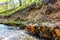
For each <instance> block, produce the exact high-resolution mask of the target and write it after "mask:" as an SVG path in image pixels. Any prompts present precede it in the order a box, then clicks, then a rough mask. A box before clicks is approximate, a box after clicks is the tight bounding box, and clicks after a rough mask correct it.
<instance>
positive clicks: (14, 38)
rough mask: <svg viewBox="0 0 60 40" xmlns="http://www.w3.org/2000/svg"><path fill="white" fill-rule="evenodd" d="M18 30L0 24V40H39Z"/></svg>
mask: <svg viewBox="0 0 60 40" xmlns="http://www.w3.org/2000/svg"><path fill="white" fill-rule="evenodd" d="M18 29H19V28H17V27H13V26H7V25H4V24H0V40H39V39H38V38H35V37H32V36H30V35H28V34H26V33H25V31H24V30H18Z"/></svg>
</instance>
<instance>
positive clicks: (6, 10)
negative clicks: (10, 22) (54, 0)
mask: <svg viewBox="0 0 60 40" xmlns="http://www.w3.org/2000/svg"><path fill="white" fill-rule="evenodd" d="M0 2H8V3H5V4H1V5H0V7H1V8H0V16H8V15H11V14H12V13H14V12H15V11H18V10H21V9H24V8H26V7H27V6H28V5H30V4H32V3H36V4H37V3H38V2H39V0H24V1H22V5H20V2H16V3H15V2H14V0H4V1H2V0H1V1H0ZM10 2H11V3H10Z"/></svg>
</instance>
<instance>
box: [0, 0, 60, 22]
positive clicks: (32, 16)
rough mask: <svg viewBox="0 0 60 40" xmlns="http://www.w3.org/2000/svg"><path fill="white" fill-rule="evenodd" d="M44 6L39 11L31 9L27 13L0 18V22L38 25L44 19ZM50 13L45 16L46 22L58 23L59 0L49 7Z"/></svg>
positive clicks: (59, 15) (59, 18) (59, 13)
mask: <svg viewBox="0 0 60 40" xmlns="http://www.w3.org/2000/svg"><path fill="white" fill-rule="evenodd" d="M46 9H47V8H46V6H45V5H43V6H42V8H41V9H32V10H30V11H28V12H25V11H22V12H16V13H14V14H12V15H10V16H7V17H0V21H1V22H6V21H10V22H16V21H17V22H19V21H23V22H24V21H26V22H37V23H40V22H41V20H43V18H44V13H45V11H46ZM51 11H52V12H51V13H50V14H47V21H49V19H50V20H51V21H50V22H60V0H58V1H57V2H56V3H54V4H52V6H51Z"/></svg>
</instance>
